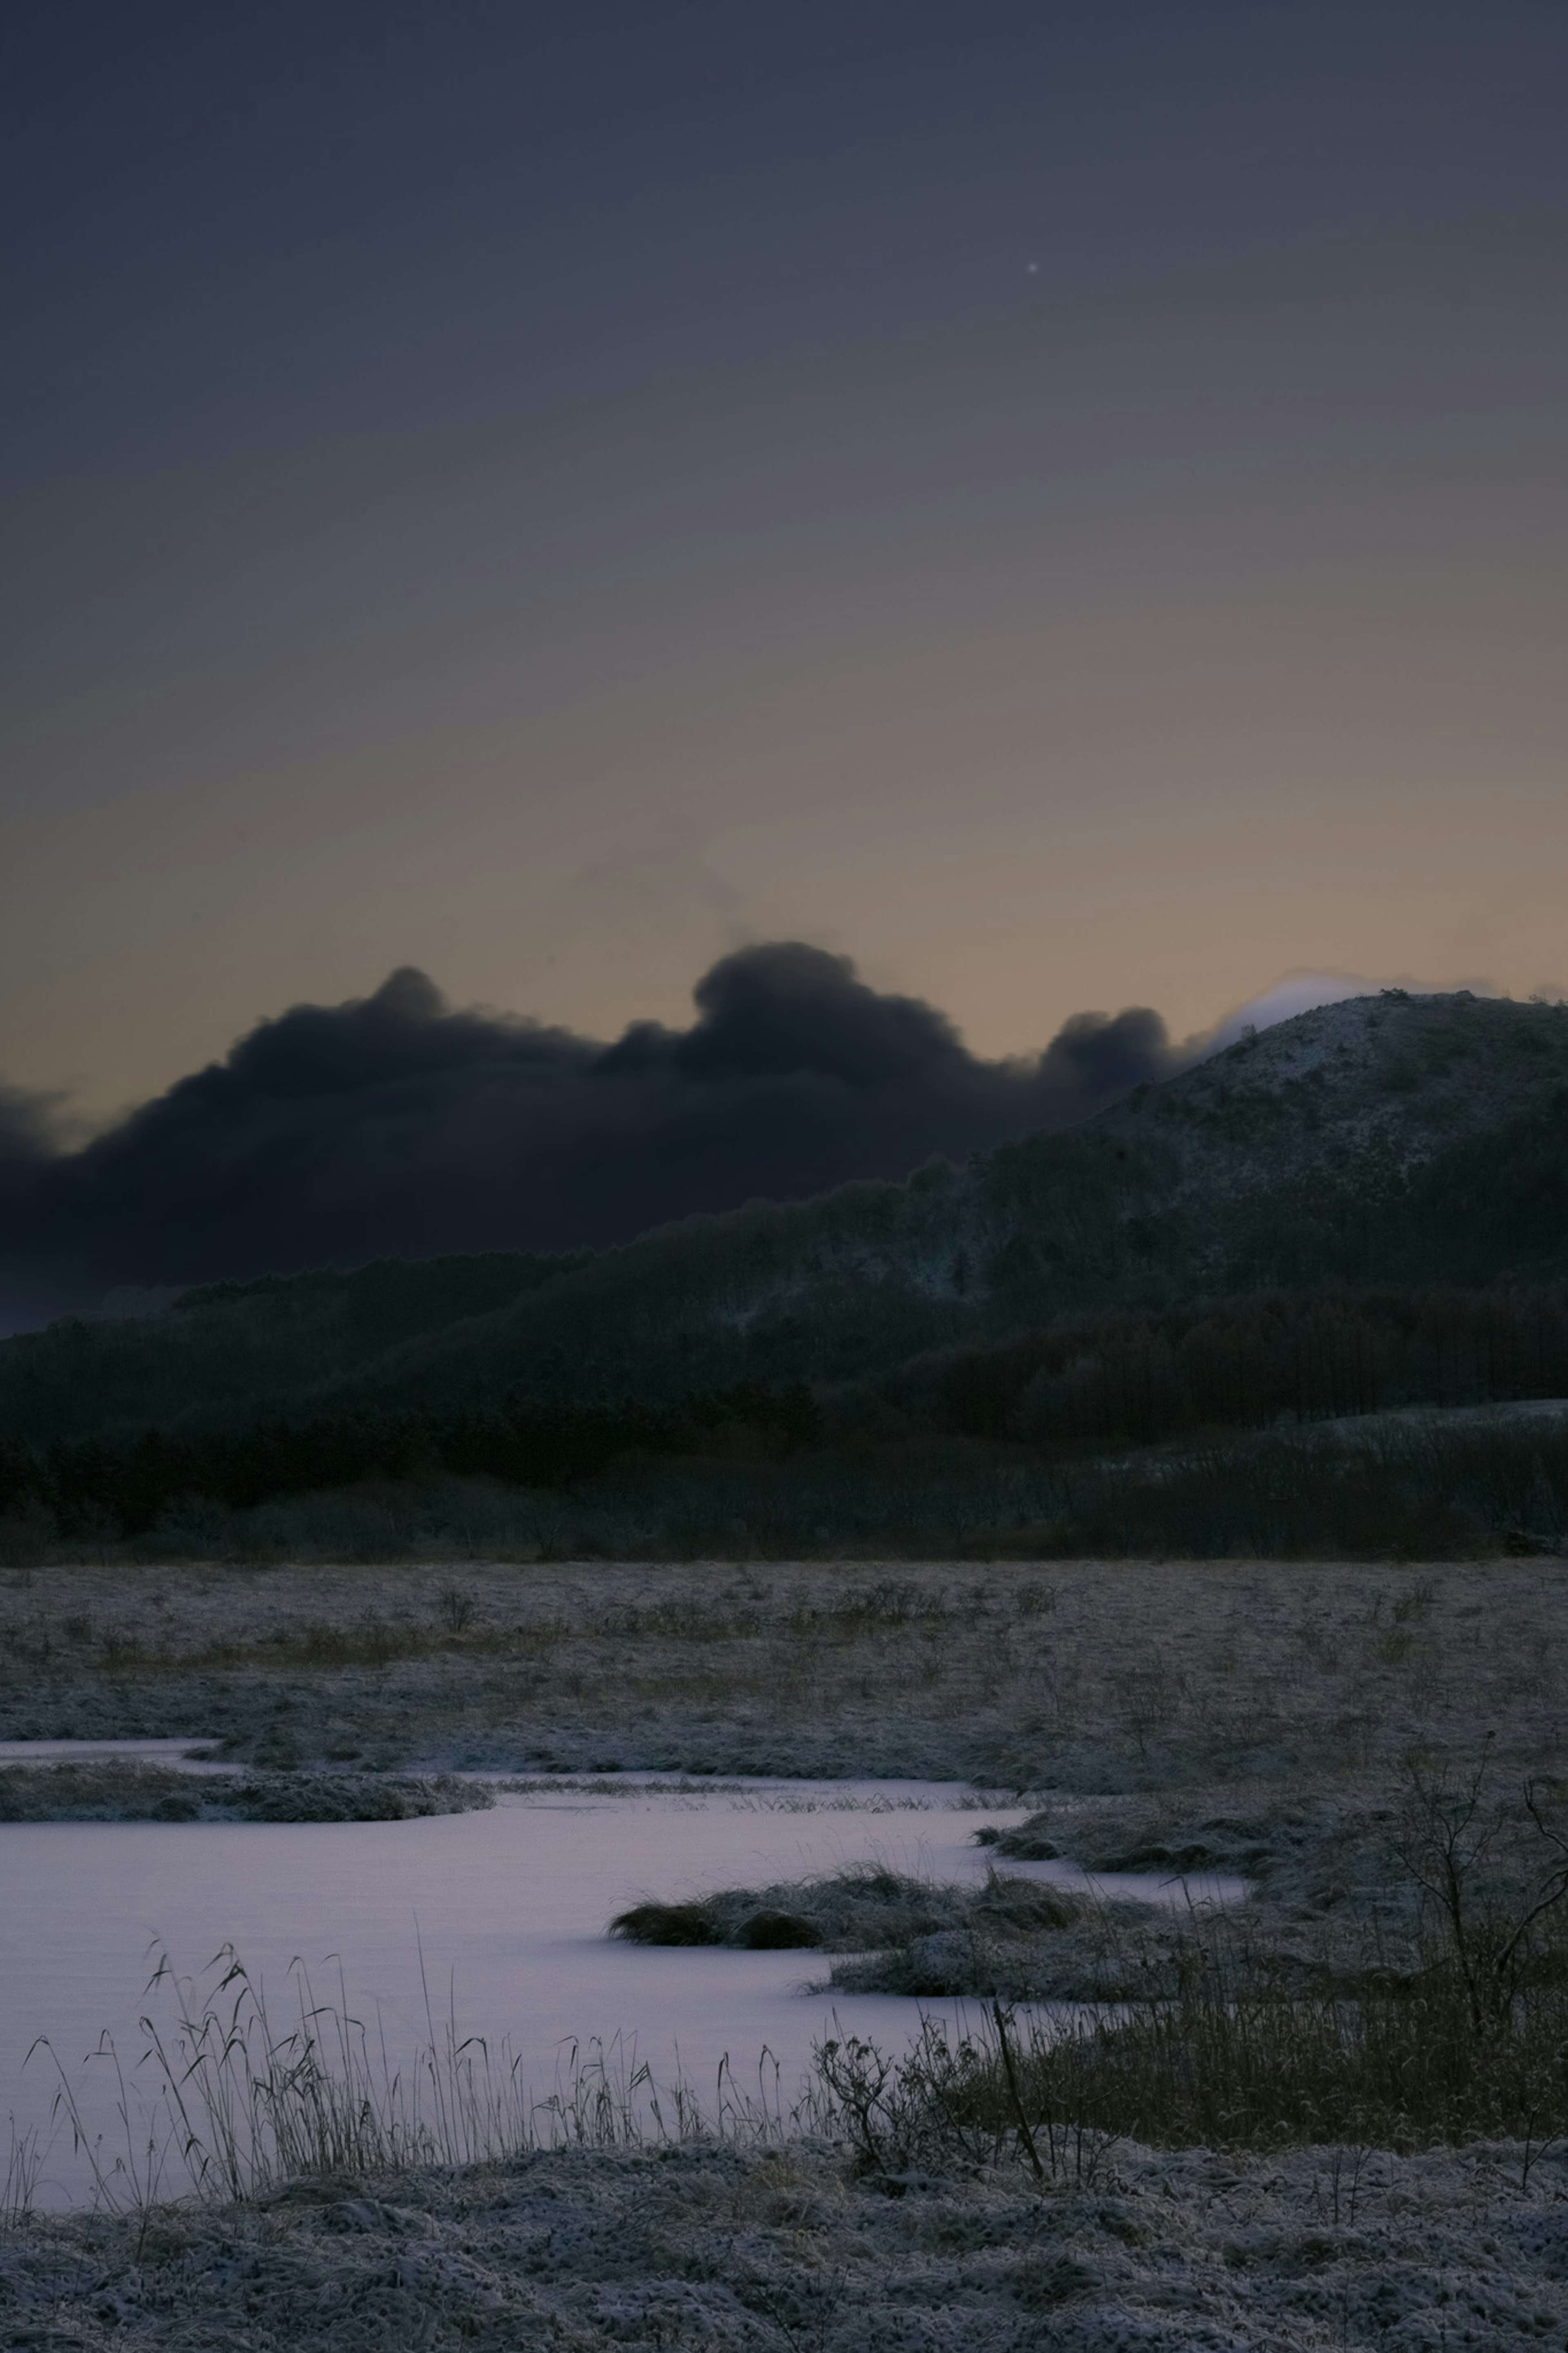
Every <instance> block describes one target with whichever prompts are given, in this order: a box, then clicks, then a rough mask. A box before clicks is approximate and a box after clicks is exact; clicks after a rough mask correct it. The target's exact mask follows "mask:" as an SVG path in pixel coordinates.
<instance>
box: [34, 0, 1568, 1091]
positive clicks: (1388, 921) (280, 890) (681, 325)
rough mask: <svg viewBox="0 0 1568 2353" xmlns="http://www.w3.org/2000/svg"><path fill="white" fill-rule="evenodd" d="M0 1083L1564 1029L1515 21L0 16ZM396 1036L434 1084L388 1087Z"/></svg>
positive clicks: (707, 6) (1499, 13)
mask: <svg viewBox="0 0 1568 2353" xmlns="http://www.w3.org/2000/svg"><path fill="white" fill-rule="evenodd" d="M4 42H5V48H4V55H3V56H0V154H3V158H4V163H3V171H4V178H5V186H4V190H3V210H4V216H5V222H6V224H7V226H6V229H5V241H6V248H7V259H6V317H7V326H8V331H9V332H8V337H7V341H8V343H9V357H8V364H7V368H6V372H5V383H4V406H5V431H4V443H3V449H4V456H3V462H4V465H5V470H6V473H7V477H8V487H7V499H6V507H7V521H6V527H5V546H6V552H7V559H8V560H7V562H6V564H5V586H4V596H5V608H4V615H3V627H0V659H3V661H4V670H5V677H4V693H3V696H0V704H3V709H4V719H3V722H0V724H3V728H4V736H3V745H0V1078H3V1079H5V1080H6V1081H8V1082H11V1083H12V1084H13V1085H16V1086H19V1087H22V1088H27V1089H57V1088H58V1089H64V1090H68V1091H69V1092H70V1094H71V1097H72V1100H73V1101H74V1103H77V1104H79V1106H81V1107H82V1108H83V1109H84V1110H85V1111H87V1112H89V1113H100V1114H101V1113H108V1112H110V1111H111V1110H117V1109H120V1108H122V1107H123V1106H125V1105H126V1104H127V1103H131V1102H132V1101H134V1100H136V1099H139V1098H142V1097H145V1096H147V1095H149V1094H152V1093H153V1092H155V1091H157V1090H161V1089H163V1088H165V1087H167V1086H168V1085H169V1084H170V1083H171V1082H174V1080H176V1079H177V1078H179V1077H180V1075H181V1074H182V1073H184V1072H187V1071H191V1070H193V1069H194V1068H195V1067H196V1066H197V1065H200V1064H203V1063H205V1062H207V1061H209V1060H212V1059H213V1058H214V1057H216V1056H220V1055H222V1054H223V1053H225V1052H226V1050H227V1049H228V1047H229V1046H230V1044H231V1042H232V1041H233V1040H234V1039H235V1038H236V1037H237V1036H238V1035H240V1034H241V1033H243V1032H247V1031H249V1030H250V1029H252V1028H253V1026H254V1025H255V1024H256V1023H257V1022H258V1021H259V1020H261V1019H262V1018H273V1017H276V1016H278V1015H279V1014H280V1013H281V1012H283V1011H284V1010H285V1008H288V1007H289V1006H290V1005H293V1004H296V1003H299V1002H300V1001H313V1002H316V1003H319V1004H336V1003H338V1002H340V1001H342V1000H348V999H354V1000H365V999H368V998H370V997H372V996H373V993H374V991H376V990H377V988H378V987H380V985H381V984H382V982H383V981H384V979H385V976H386V975H387V974H388V972H389V971H391V970H392V969H393V968H394V967H401V966H405V965H416V966H418V967H421V968H423V969H424V970H426V971H428V972H429V973H430V974H431V975H432V976H434V978H435V980H436V981H437V983H438V984H439V985H440V987H442V989H444V990H445V991H446V992H447V997H448V998H449V999H450V1000H451V1001H453V1002H454V1003H456V1004H458V1005H459V1006H462V1005H468V1004H470V1003H474V1002H483V1003H486V1004H489V1005H492V1006H498V1007H500V1008H507V1009H510V1010H514V1011H518V1012H523V1013H527V1014H531V1015H534V1016H537V1017H539V1018H540V1019H542V1021H545V1022H548V1023H554V1024H559V1025H563V1028H564V1029H567V1030H570V1031H571V1032H573V1033H574V1034H575V1035H581V1036H584V1037H590V1038H603V1039H613V1038H615V1037H616V1036H618V1035H619V1033H620V1032H621V1031H622V1030H623V1029H625V1028H626V1024H627V1023H628V1022H630V1021H632V1020H634V1019H637V1018H654V1019H658V1020H659V1021H662V1022H664V1023H666V1024H670V1025H674V1026H675V1027H676V1028H677V1029H685V1027H686V1025H688V1024H689V1022H690V1020H691V1018H692V1016H691V1011H690V989H691V986H692V983H693V981H694V979H695V978H696V977H697V976H699V975H700V973H702V972H703V971H705V970H707V969H708V968H709V967H710V966H711V965H714V964H715V963H716V962H717V961H718V960H719V959H721V958H723V957H724V956H725V955H729V954H731V953H732V952H733V951H734V950H736V949H737V948H740V947H742V946H743V945H745V944H747V943H749V942H754V941H772V940H803V941H806V942H809V943H812V944H816V945H817V946H819V947H823V948H826V949H829V950H832V951H835V952H837V953H839V954H847V955H853V956H854V957H855V958H856V960H857V962H858V967H859V970H860V972H861V974H862V975H863V976H864V978H865V979H866V981H867V982H868V983H869V984H870V985H871V987H873V988H874V989H875V990H879V991H881V992H884V993H886V992H889V991H892V992H901V993H905V994H909V995H912V996H914V997H921V998H923V999H927V1000H929V1001H930V1002H931V1003H932V1004H934V1005H936V1006H938V1007H941V1008H943V1010H944V1011H945V1012H946V1013H947V1014H948V1015H949V1016H951V1018H952V1020H953V1021H954V1022H955V1023H956V1024H957V1025H958V1028H959V1029H960V1030H961V1031H962V1033H963V1037H964V1039H966V1040H967V1042H968V1045H969V1047H970V1048H971V1049H973V1051H974V1053H976V1054H978V1055H983V1056H987V1057H993V1058H994V1057H996V1056H999V1055H1005V1054H1008V1053H1012V1052H1016V1051H1022V1050H1026V1049H1028V1050H1038V1049H1039V1048H1040V1047H1041V1046H1042V1045H1044V1044H1045V1042H1046V1041H1047V1039H1049V1038H1050V1037H1051V1036H1053V1035H1054V1034H1055V1033H1056V1032H1057V1031H1058V1029H1059V1028H1060V1027H1061V1025H1062V1023H1063V1022H1064V1021H1065V1020H1066V1019H1067V1018H1068V1017H1069V1016H1070V1015H1072V1014H1073V1013H1074V1012H1075V1011H1076V1010H1078V1009H1079V1008H1086V1007H1099V1008H1103V1009H1104V1010H1106V1011H1109V1012H1114V1011H1115V1010H1116V1009H1117V1008H1120V1007H1122V1006H1124V1005H1128V1004H1133V1005H1148V1006H1153V1007H1156V1008H1159V1009H1160V1010H1161V1011H1162V1012H1163V1015H1164V1016H1165V1018H1166V1019H1167V1021H1168V1023H1169V1025H1170V1029H1171V1030H1172V1032H1173V1034H1174V1035H1175V1036H1177V1037H1178V1038H1179V1037H1181V1036H1183V1035H1184V1034H1186V1033H1187V1032H1189V1031H1192V1030H1194V1029H1197V1028H1198V1027H1199V1026H1200V1025H1202V1024H1205V1023H1208V1022H1212V1021H1213V1020H1214V1019H1215V1018H1217V1017H1218V1016H1220V1015H1221V1014H1222V1013H1223V1012H1224V1011H1225V1010H1226V1008H1227V1007H1232V1006H1235V1005H1236V1004H1237V1003H1238V1002H1240V1001H1241V1000H1242V999H1244V998H1247V997H1251V996H1252V995H1254V994H1255V993H1256V992H1258V991H1259V990H1261V989H1264V988H1266V987H1268V985H1269V984H1270V983H1271V982H1273V981H1274V980H1275V979H1276V978H1278V977H1279V975H1280V974H1281V973H1282V972H1285V971H1288V970H1289V969H1290V968H1292V967H1296V966H1310V967H1314V968H1317V967H1326V968H1330V969H1338V968H1345V969H1348V970H1352V971H1355V972H1361V973H1365V974H1370V975H1373V976H1376V977H1379V978H1381V977H1385V976H1414V977H1416V978H1418V979H1421V980H1425V981H1429V982H1435V983H1442V982H1449V983H1452V982H1458V981H1468V980H1479V979H1484V980H1485V981H1487V982H1489V983H1490V984H1491V985H1494V986H1496V987H1501V988H1504V989H1507V990H1510V991H1511V992H1513V993H1516V994H1522V993H1525V992H1528V991H1529V990H1530V989H1531V988H1533V987H1539V986H1542V985H1549V986H1557V987H1561V986H1563V985H1565V984H1568V939H1565V938H1564V935H1563V909H1564V897H1565V882H1568V775H1565V773H1564V756H1563V754H1564V744H1565V741H1568V727H1565V722H1568V660H1565V659H1564V642H1565V638H1568V629H1565V623H1568V292H1565V285H1564V273H1563V254H1564V251H1565V250H1568V141H1565V140H1564V139H1563V122H1564V121H1565V120H1568V11H1564V9H1563V6H1562V5H1561V0H1551V5H1516V0H1489V5H1484V6H1483V5H1478V0H1467V5H1448V4H1447V0H1416V4H1415V5H1405V0H1357V5H1353V6H1350V5H1335V4H1334V0H1314V5H1311V6H1310V7H1306V6H1296V7H1289V6H1286V5H1275V4H1274V0H1245V5H1226V0H1220V5H1205V0H1193V5H1189V6H1186V7H1173V6H1171V5H1168V0H1163V4H1162V5H1150V0H1132V4H1131V5H1097V6H1089V5H1070V6H1069V5H1058V0H1027V5H1022V0H966V5H957V0H952V5H921V4H920V0H913V5H892V0H775V5H751V6H745V5H735V0H570V5H567V0H557V5H537V0H536V5H519V0H419V5H399V0H373V5H360V0H330V4H329V5H321V0H309V5H296V0H268V5H257V0H235V5H226V6H222V7H215V6H213V5H210V0H201V5H171V0H140V5H136V6H134V7H129V6H126V5H122V0H111V5H95V4H94V0H21V5H18V6H16V7H14V8H13V9H12V10H11V11H9V12H8V14H7V27H6V31H5V36H4ZM442 1034H443V1035H445V1034H446V1033H442Z"/></svg>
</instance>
